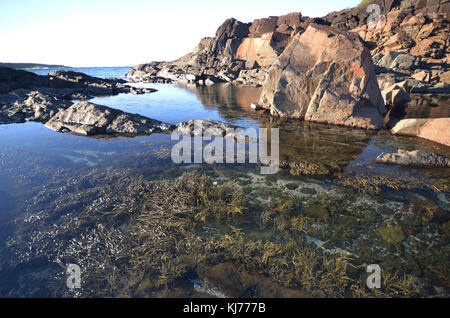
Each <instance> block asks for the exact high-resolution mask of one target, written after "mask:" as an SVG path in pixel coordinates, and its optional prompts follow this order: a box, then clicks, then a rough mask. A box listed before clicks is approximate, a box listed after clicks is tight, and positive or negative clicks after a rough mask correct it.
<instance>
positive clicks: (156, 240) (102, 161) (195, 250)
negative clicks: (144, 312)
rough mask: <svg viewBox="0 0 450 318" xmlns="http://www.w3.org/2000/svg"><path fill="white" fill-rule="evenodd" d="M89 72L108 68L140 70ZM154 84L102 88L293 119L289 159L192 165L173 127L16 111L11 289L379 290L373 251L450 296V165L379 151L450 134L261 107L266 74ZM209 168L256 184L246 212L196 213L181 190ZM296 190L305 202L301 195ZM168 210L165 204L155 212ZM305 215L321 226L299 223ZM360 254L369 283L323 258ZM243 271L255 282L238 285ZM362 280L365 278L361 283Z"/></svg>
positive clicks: (9, 147)
mask: <svg viewBox="0 0 450 318" xmlns="http://www.w3.org/2000/svg"><path fill="white" fill-rule="evenodd" d="M34 71H35V72H41V71H42V72H48V71H49V70H46V71H44V70H34ZM77 71H84V72H86V73H88V74H89V75H93V76H100V74H103V77H117V74H119V73H123V74H124V73H125V72H126V71H125V72H123V71H124V70H122V69H119V68H115V69H114V70H111V69H109V68H108V69H103V68H102V69H88V68H86V69H77ZM145 85H146V86H150V87H154V88H156V89H157V90H158V91H157V92H156V93H152V94H146V95H132V94H120V95H118V96H112V97H101V98H95V99H93V100H91V101H92V102H95V103H98V104H103V105H107V106H110V107H113V108H118V109H122V110H124V111H127V112H131V113H139V114H142V115H145V116H148V117H151V118H155V119H158V120H162V121H165V122H169V123H178V122H181V121H186V120H190V119H213V120H220V121H223V122H227V123H230V124H234V125H239V126H242V127H278V128H280V159H281V160H282V161H284V162H287V163H288V167H287V168H285V169H283V170H281V171H280V172H279V173H278V174H277V175H275V176H269V177H266V176H262V175H260V173H259V171H260V170H259V167H257V166H255V165H206V164H205V165H181V166H180V165H176V164H174V163H172V161H171V159H170V156H169V153H170V149H171V147H172V145H173V144H174V143H173V142H172V141H171V140H170V136H169V135H161V134H153V135H151V136H139V137H135V138H128V137H117V138H111V137H97V138H90V137H81V136H74V135H69V134H62V133H57V132H54V131H52V130H50V129H47V128H46V127H45V126H43V125H41V124H38V123H26V124H12V125H0V167H1V169H0V296H3V297H5V296H6V297H10V296H19V297H30V296H31V297H39V296H40V297H54V296H56V297H61V296H63V297H91V296H112V297H118V296H132V297H197V296H205V295H207V294H209V295H212V296H217V295H226V296H232V297H240V296H246V297H251V296H266V297H274V296H280V295H281V296H283V297H299V296H302V295H303V296H331V297H334V296H346V297H347V296H350V297H358V296H361V297H366V296H377V295H378V294H376V293H375V292H374V291H370V290H368V289H367V288H364V280H363V278H364V277H366V276H364V275H366V274H365V272H366V271H365V267H364V264H373V263H375V264H380V266H381V267H382V269H383V271H384V272H383V275H386V281H385V283H386V286H385V287H384V289H383V293H385V294H386V295H389V296H393V295H395V293H396V292H397V293H398V295H400V296H408V295H409V296H411V295H420V296H448V295H449V290H448V288H449V286H448V281H449V277H450V275H449V274H448V268H449V264H450V254H449V237H448V224H449V223H448V222H449V199H450V197H449V193H448V192H446V191H448V186H449V185H450V183H449V179H450V175H449V171H448V169H413V168H407V167H398V166H391V165H379V164H376V163H375V162H374V160H375V159H376V157H377V156H378V155H379V154H380V153H381V152H383V151H391V150H395V149H398V148H401V149H406V150H412V149H423V150H428V151H434V152H437V153H441V154H444V155H447V156H450V149H449V148H448V147H445V146H442V145H439V144H435V143H431V142H429V141H426V140H421V139H418V138H410V137H398V136H396V137H394V136H391V135H389V134H387V133H385V132H373V131H372V132H370V131H364V130H358V129H349V128H344V127H337V126H327V125H319V124H313V123H305V122H300V121H282V120H279V119H276V118H271V117H270V116H268V115H267V114H264V113H258V112H254V111H252V110H251V109H250V104H251V103H252V102H254V101H256V100H257V98H258V94H259V91H258V90H257V89H254V88H243V87H233V86H230V85H215V86H211V87H192V86H191V87H180V86H176V85H166V84H145ZM292 163H300V168H298V165H295V164H294V165H292V166H289V164H292ZM193 171H196V172H197V173H198V174H202V175H207V176H209V178H211V179H212V182H215V183H214V184H218V185H216V186H220V185H222V184H224V185H229V186H230V187H241V188H242V190H243V191H244V194H245V195H244V202H245V204H244V203H243V204H244V205H245V207H246V208H245V209H246V210H245V213H244V214H243V216H242V217H239V216H238V217H234V216H233V217H228V216H226V217H224V219H220V220H219V219H218V220H212V219H208V218H207V219H206V221H204V222H203V221H199V220H198V218H194V217H192V219H189V218H190V217H189V215H190V214H189V213H190V212H189V213H188V212H187V211H188V208H187V207H185V204H188V205H189V204H191V203H192V202H189V199H188V201H187V202H188V203H186V202H184V201H183V200H182V199H181V198H183V197H188V198H190V197H191V196H192V198H194V197H196V195H197V194H195V193H194V192H193V193H191V192H187V193H185V192H183V191H188V190H186V189H185V188H183V187H181V188H179V187H178V186H177V183H176V182H177V181H176V180H178V178H180V177H183V176H184V178H193V179H192V180H197V179H196V178H195V177H194V176H193V175H190V174H189V175H186V173H189V172H191V173H192V172H193ZM370 178H375V179H370ZM383 178H384V179H383ZM367 180H372V182H368V181H367ZM373 180H378V181H379V180H384V181H382V182H381V183H380V182H379V183H377V182H378V181H373ZM386 180H387V181H386ZM393 181H395V182H397V183H395V184H393V185H392V184H391V183H392V182H393ZM161 182H162V183H161ZM389 182H391V183H389ZM144 185H145V186H144ZM177 187H178V188H177ZM434 187H437V188H438V190H436V188H434ZM172 188H174V189H175V188H176V189H177V190H176V191H177V192H176V193H173V191H171V189H172ZM196 188H201V185H200V183H198V184H196ZM154 189H159V190H157V191H156V190H154ZM207 189H209V188H207ZM211 189H214V186H213V187H212V188H211ZM164 191H166V192H164ZM208 191H212V190H208ZM177 195H179V197H177ZM209 195H210V196H211V197H208V199H210V200H216V199H217V197H215V195H214V194H213V192H209ZM230 195H231V194H230ZM229 198H230V197H228V199H226V200H229ZM289 198H294V199H295V200H297V201H295V202H296V203H295V204H294V205H293V206H290V205H289V204H287V203H286V202H290V199H289ZM166 199H167V200H168V201H166ZM195 200H200V201H201V199H199V198H197V199H195ZM192 201H194V199H192ZM200 201H199V202H200ZM183 202H184V203H183ZM196 202H197V201H196ZM202 202H203V203H202V204H206V208H204V206H203V205H202V204H200V203H198V205H196V206H195V207H194V208H193V209H194V210H195V211H196V213H200V214H198V215H197V217H198V216H199V215H200V216H201V213H206V215H208V213H212V211H216V210H217V209H218V207H219V206H220V204H222V203H223V202H222V201H217V202H216V203H212V204H210V205H208V203H207V201H202ZM211 202H215V201H211ZM221 202H222V203H221ZM226 202H228V201H226ZM196 204H197V203H196ZM227 204H230V206H227V208H226V209H229V211H231V210H232V206H231V203H229V202H228V203H227ZM191 208H192V207H191ZM191 208H189V209H191ZM160 209H162V210H161V211H163V212H164V213H162V214H161V216H157V215H153V214H152V213H157V211H159V210H160ZM174 209H175V210H177V209H178V210H180V212H173V210H174ZM189 211H190V210H189ZM199 211H200V212H199ZM205 211H206V212H205ZM285 212H286V213H285ZM172 213H173V214H172ZM180 213H181V214H182V213H186V216H185V217H182V216H180ZM302 217H304V218H302ZM302 220H303V221H305V222H306V225H305V227H304V228H303V229H299V225H298V224H299V222H300V221H302ZM146 222H150V223H149V225H148V227H146V226H145V224H146ZM184 222H191V223H188V224H189V226H187V225H186V229H185V230H182V231H181V230H179V229H178V228H177V226H176V225H174V224H178V226H180V225H179V224H184ZM240 235H243V237H244V239H242V240H240V239H239V238H240V237H241V236H240ZM208 240H213V241H211V242H209V241H208ZM214 240H216V241H214ZM92 242H95V243H92ZM175 242H177V243H176V244H175ZM194 242H197V243H195V244H194ZM207 242H209V243H208V244H210V245H208V244H207ZM92 244H94V245H92ZM224 244H225V245H224ZM258 244H261V245H258ZM87 246H91V247H89V248H88V247H87ZM92 246H94V247H92ZM161 246H163V247H161ZM208 246H209V248H208ZM258 246H259V247H258ZM274 246H275V247H274ZM244 247H245V248H244ZM293 247H294V248H293ZM277 248H280V250H278V252H274V251H277ZM310 250H311V251H312V252H311V253H314V254H308V253H309V252H308V253H307V252H306V251H310ZM245 251H252V252H248V255H247V252H245ZM336 251H337V252H336ZM342 251H345V253H344V252H342ZM258 253H260V254H258ZM271 253H272V254H271ZM273 253H275V254H273ZM302 253H303V254H302ZM346 253H347V254H346ZM130 255H132V257H130ZM270 255H272V256H270ZM311 255H315V256H314V257H316V258H314V260H315V261H317V262H318V263H317V265H316V266H315V267H314V268H313V271H312V273H314V275H313V276H311V277H305V276H304V275H303V276H302V274H301V273H306V272H308V271H307V270H306V269H305V268H304V267H302V266H306V265H302V264H303V263H305V264H306V263H311V264H313V263H314V261H313V260H312V259H311V258H310V257H312V256H311ZM349 255H351V257H349V258H351V259H352V260H348V262H350V264H351V266H350V265H349V266H348V269H347V272H346V273H345V275H348V276H349V277H350V281H351V282H352V284H353V285H352V286H353V287H351V288H350V287H349V286H347V287H345V288H344V287H342V288H341V287H339V286H341V284H342V285H344V283H342V277H343V276H344V272H342V273H341V272H339V271H333V270H332V268H329V266H331V265H329V264H331V263H326V262H325V263H324V262H322V257H329V258H330V259H332V260H335V259H336V257H343V256H346V257H348V256H349ZM308 257H309V258H308ZM302 259H303V260H305V259H306V260H307V261H305V262H303V263H302V261H301V260H302ZM142 260H144V261H142ZM69 263H74V264H79V265H80V266H81V267H82V275H83V279H84V280H83V286H82V288H81V289H80V290H75V291H70V290H68V289H67V287H66V285H65V282H66V278H67V275H66V273H65V266H66V265H67V264H69ZM193 264H194V265H193ZM326 264H328V265H326ZM327 266H328V267H327ZM224 268H225V269H224ZM352 268H354V269H353V270H352ZM112 272H114V274H111V273H112ZM336 272H337V273H338V274H334V275H337V276H333V275H332V274H330V273H336ZM396 273H397V274H398V275H397V276H395V274H396ZM326 274H329V275H326ZM393 275H394V276H393ZM403 275H406V276H403ZM108 277H110V278H111V277H114V279H108ZM330 277H331V278H330ZM383 277H384V276H383ZM387 277H390V278H389V279H390V280H389V279H388V278H387ZM392 277H394V278H395V279H393V278H392ZM402 277H403V278H404V277H407V278H408V279H409V278H411V279H413V281H414V283H412V284H409V283H408V282H409V281H408V280H407V279H406V280H405V279H403V278H402ZM226 281H231V282H232V284H231V285H232V286H230V285H229V284H228V285H227V284H226V283H224V282H226ZM346 282H348V281H346ZM240 284H242V285H243V286H247V287H246V289H245V290H240V289H236V288H234V287H233V285H235V286H237V285H240ZM267 284H269V285H267ZM345 284H347V283H345ZM361 284H362V286H363V287H362V289H361V290H360V289H358V288H356V287H355V286H357V285H361ZM264 286H266V287H264ZM267 286H271V287H270V288H267ZM355 288H356V290H357V291H358V292H355ZM268 290H271V291H274V293H273V294H270V293H268ZM362 291H363V292H362Z"/></svg>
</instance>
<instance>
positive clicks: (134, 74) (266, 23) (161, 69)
mask: <svg viewBox="0 0 450 318" xmlns="http://www.w3.org/2000/svg"><path fill="white" fill-rule="evenodd" d="M314 21H315V22H320V21H321V20H320V19H311V18H307V17H306V18H305V17H302V15H301V14H300V13H290V14H287V15H284V16H280V17H269V18H265V19H257V20H255V21H253V23H242V22H239V21H237V20H235V19H228V20H226V21H225V22H224V23H223V24H222V26H220V28H219V29H218V30H217V32H216V36H215V37H214V38H204V39H202V40H201V41H200V43H199V45H198V46H197V47H196V48H195V49H194V50H193V52H192V53H189V54H187V55H185V56H183V57H182V58H180V59H178V60H175V61H171V62H151V63H147V64H141V65H137V66H135V67H134V68H133V69H131V70H130V71H129V72H128V73H127V76H128V77H129V78H130V79H131V80H133V81H144V82H160V83H168V82H169V83H170V82H181V83H197V84H200V85H205V84H208V83H209V84H211V83H217V82H233V83H237V84H243V85H250V86H261V85H262V83H263V82H264V80H265V78H266V73H267V72H266V71H267V69H268V68H270V66H271V65H272V64H273V63H274V62H275V61H276V59H277V57H278V56H279V55H280V54H281V53H282V52H283V51H284V49H285V48H286V46H287V45H288V44H289V42H290V41H291V40H292V38H293V36H294V35H295V34H297V33H299V32H303V31H304V30H305V29H306V28H307V26H308V25H309V24H310V23H311V22H314ZM322 22H323V23H325V22H324V21H322Z"/></svg>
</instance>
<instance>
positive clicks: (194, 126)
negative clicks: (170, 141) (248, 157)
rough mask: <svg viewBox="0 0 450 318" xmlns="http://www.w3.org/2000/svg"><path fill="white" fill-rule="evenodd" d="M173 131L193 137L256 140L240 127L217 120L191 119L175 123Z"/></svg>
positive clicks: (254, 141)
mask: <svg viewBox="0 0 450 318" xmlns="http://www.w3.org/2000/svg"><path fill="white" fill-rule="evenodd" d="M174 133H178V134H180V135H184V136H193V137H201V136H205V137H210V136H211V137H212V136H217V137H224V138H230V139H234V140H237V141H245V142H250V143H256V142H258V140H257V136H254V137H255V138H253V137H252V136H250V135H246V134H245V131H244V130H243V128H242V127H239V126H233V125H229V124H226V123H222V122H220V121H217V120H201V119H193V120H189V121H186V122H181V123H179V124H177V126H176V130H174Z"/></svg>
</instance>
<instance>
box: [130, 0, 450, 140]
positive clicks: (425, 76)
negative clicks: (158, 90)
mask: <svg viewBox="0 0 450 318" xmlns="http://www.w3.org/2000/svg"><path fill="white" fill-rule="evenodd" d="M369 4H378V5H379V6H380V8H381V15H380V21H379V23H378V25H377V27H376V28H370V27H369V26H368V24H367V19H368V17H369V15H370V12H368V10H367V9H368V5H369ZM449 15H450V5H449V3H448V1H446V0H428V1H422V0H406V1H396V0H374V1H370V2H369V3H365V4H362V5H360V6H358V7H355V8H353V9H346V10H342V11H340V12H332V13H330V14H328V15H327V16H325V17H323V18H314V19H312V18H308V17H303V16H302V14H301V13H291V14H288V15H284V16H280V17H273V16H272V17H269V18H264V19H257V20H255V21H253V22H252V23H242V22H240V21H237V20H235V19H228V20H226V21H225V22H224V23H223V24H222V25H221V26H220V28H219V29H218V30H217V32H216V36H215V37H213V38H204V39H202V40H201V41H200V43H199V45H198V46H197V47H196V48H195V49H194V50H193V52H192V53H189V54H187V55H185V56H183V57H181V58H180V59H178V60H175V61H170V62H151V63H148V64H141V65H137V66H135V67H134V68H133V69H131V70H130V71H129V72H128V73H127V76H128V77H129V78H130V80H131V81H136V82H158V83H171V82H177V83H191V84H196V85H212V84H214V83H218V82H230V83H233V84H237V85H247V86H256V87H263V93H262V96H261V98H260V101H259V102H258V103H257V104H255V105H254V107H253V108H254V109H267V110H268V111H270V112H271V114H272V115H276V116H280V117H287V118H299V119H304V120H309V121H316V122H322V123H328V124H338V125H345V126H351V127H359V128H366V129H383V128H388V129H392V128H394V126H395V125H396V124H399V125H400V126H399V127H402V126H404V123H402V122H401V120H402V119H410V118H411V117H410V116H408V108H411V103H414V102H415V101H414V100H413V99H412V98H411V95H412V94H421V95H423V96H435V95H436V94H439V95H440V96H442V98H443V99H445V103H448V101H449V99H450V77H449V74H450V71H449V57H450V49H449V33H448V29H449V20H448V18H449ZM336 39H339V40H336ZM342 39H347V40H343V42H342ZM311 43H314V45H310V44H311ZM333 43H334V44H333ZM353 44H354V45H356V47H352V45H353ZM313 46H314V48H313ZM330 46H332V47H333V48H330ZM333 50H334V51H333ZM370 56H371V57H370ZM300 57H301V58H300ZM355 63H356V64H355ZM356 65H357V66H358V67H355V66H356ZM330 67H331V69H329V68H330ZM380 96H381V98H382V100H381V98H380ZM382 104H383V105H382ZM336 105H337V106H336ZM385 105H386V108H385V107H384V106H385ZM430 107H431V106H430ZM393 108H395V111H392V109H393ZM392 113H396V114H397V115H396V116H395V118H392V116H391V115H392ZM402 113H403V116H402ZM449 117H450V115H449V114H448V113H446V114H444V117H439V127H444V131H440V132H439V134H436V133H430V132H428V131H427V132H425V133H423V132H422V127H424V126H426V127H434V128H432V129H437V128H435V125H436V124H435V117H423V116H422V117H419V118H420V119H421V120H420V121H419V122H418V123H417V126H416V127H415V128H414V129H409V132H408V133H407V134H408V135H413V136H418V137H423V138H428V139H430V140H433V141H435V142H438V143H442V144H445V145H447V146H448V145H450V144H449V143H448V139H449V136H450V128H449V127H450V119H449ZM426 118H430V120H429V122H428V123H426V124H424V123H423V122H424V119H426ZM411 123H412V122H411V121H409V125H410V124H411ZM411 131H415V133H413V134H412V133H411ZM392 133H394V134H402V133H403V130H402V129H399V128H398V127H397V128H394V129H393V130H392Z"/></svg>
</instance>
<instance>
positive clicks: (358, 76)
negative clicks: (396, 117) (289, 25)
mask: <svg viewBox="0 0 450 318" xmlns="http://www.w3.org/2000/svg"><path fill="white" fill-rule="evenodd" d="M259 103H260V104H261V105H264V106H270V107H271V112H272V114H276V115H279V116H282V117H290V118H300V119H303V118H304V119H305V120H309V121H316V122H322V123H329V124H338V125H345V126H352V127H360V128H368V129H380V128H382V126H383V114H384V102H383V99H382V96H381V93H380V89H379V87H378V83H377V79H376V75H375V72H374V67H373V63H372V58H371V56H370V52H369V51H368V49H367V48H366V47H365V46H364V43H363V41H362V40H361V39H360V38H359V36H358V35H357V34H354V33H348V32H343V31H338V30H337V29H334V28H331V27H326V26H323V25H318V24H311V25H310V26H309V27H308V29H307V30H306V31H305V33H303V34H302V35H299V34H297V35H296V36H295V37H294V39H293V40H292V41H291V42H290V44H289V45H288V47H287V48H286V50H285V51H284V52H283V54H281V56H280V57H279V60H278V61H277V62H276V63H275V64H274V65H272V67H271V68H270V70H269V75H268V79H267V81H266V83H265V84H264V86H263V91H262V94H261V97H260V100H259Z"/></svg>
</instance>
